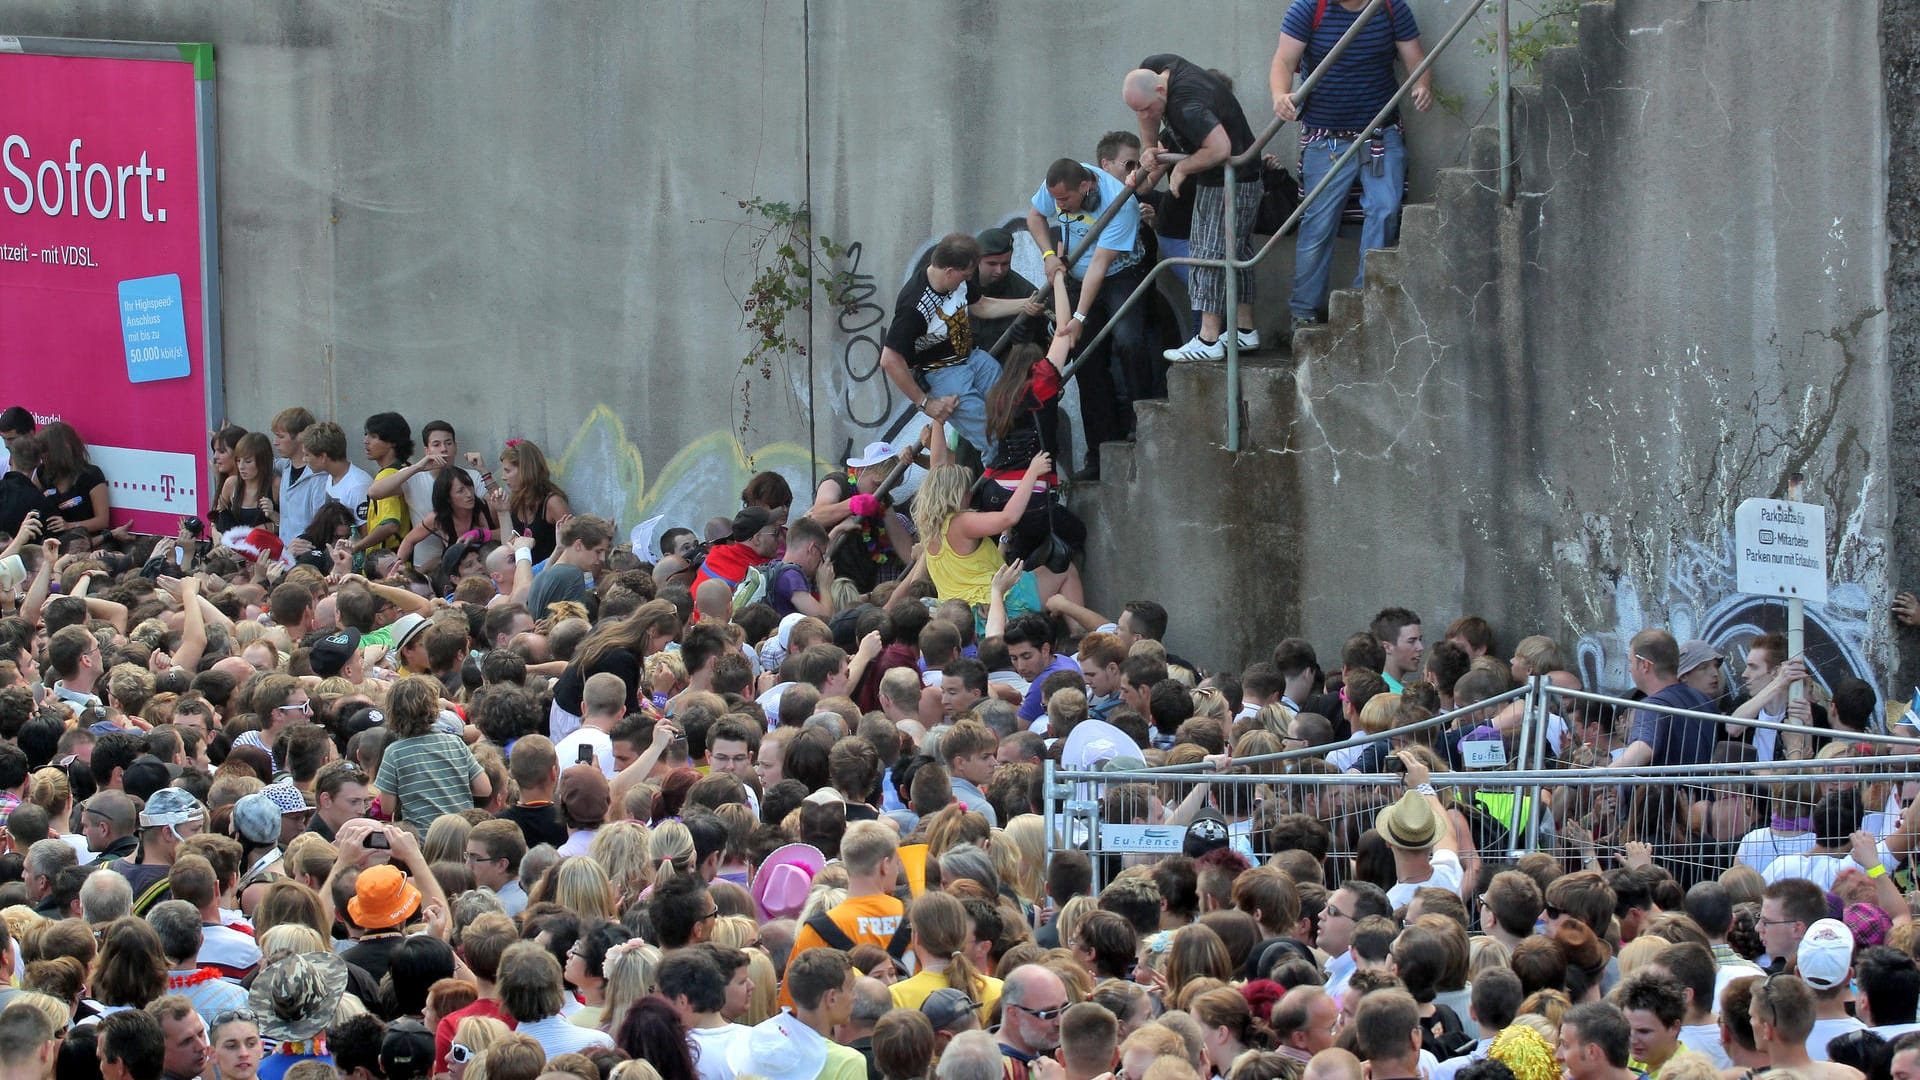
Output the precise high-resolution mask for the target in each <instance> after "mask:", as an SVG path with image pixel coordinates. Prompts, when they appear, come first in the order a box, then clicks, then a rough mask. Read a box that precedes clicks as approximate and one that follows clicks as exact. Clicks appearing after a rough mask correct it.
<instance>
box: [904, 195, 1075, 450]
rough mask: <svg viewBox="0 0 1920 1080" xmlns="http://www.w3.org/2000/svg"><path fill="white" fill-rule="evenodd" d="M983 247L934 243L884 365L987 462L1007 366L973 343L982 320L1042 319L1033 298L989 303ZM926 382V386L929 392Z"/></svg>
mask: <svg viewBox="0 0 1920 1080" xmlns="http://www.w3.org/2000/svg"><path fill="white" fill-rule="evenodd" d="M979 262H980V242H979V241H978V240H975V239H974V238H973V237H971V236H968V235H966V234H965V233H950V234H948V235H947V236H944V237H942V238H941V240H940V242H939V243H938V244H935V245H934V248H933V258H932V259H931V260H930V261H929V262H928V264H927V271H926V273H924V274H920V275H916V276H915V277H914V278H913V279H912V280H910V281H908V282H907V285H906V287H905V288H903V289H901V290H900V297H899V299H898V300H896V301H895V302H894V306H893V323H892V325H890V326H888V327H887V337H886V345H885V347H884V348H882V349H881V351H880V366H881V368H882V369H883V370H885V371H886V373H887V378H888V379H891V380H892V381H893V385H894V388H895V389H897V390H899V391H900V393H901V394H902V395H904V396H905V397H906V399H907V400H908V401H909V402H912V404H913V407H914V408H915V409H916V410H919V411H920V412H924V413H926V415H927V418H928V419H929V420H935V421H939V422H941V423H951V424H952V425H953V427H954V429H955V430H957V431H958V432H959V433H960V437H961V438H963V439H965V440H967V442H969V443H972V444H973V447H974V449H976V450H978V451H979V452H980V456H981V457H983V458H984V457H989V456H991V454H992V450H993V444H992V443H991V442H990V441H989V440H988V439H987V391H988V390H990V389H992V388H993V382H994V380H995V379H997V378H999V376H1000V365H998V364H996V363H994V361H993V357H992V356H991V355H990V354H988V352H987V350H985V349H983V348H981V347H979V344H978V343H977V342H975V340H974V337H973V324H972V323H971V321H970V319H971V317H972V316H973V315H974V314H976V313H977V314H978V315H980V316H981V317H982V318H995V317H1001V316H1007V315H1014V314H1018V313H1025V314H1027V315H1038V314H1040V312H1041V310H1042V309H1041V307H1040V305H1039V303H1037V302H1035V301H1032V300H1011V299H1009V300H994V299H989V298H987V297H983V296H982V295H981V293H980V286H979V284H978V283H976V282H975V281H973V280H972V275H973V269H974V267H975V266H976V265H977V264H978V263H979ZM922 383H924V384H925V387H924V388H922Z"/></svg>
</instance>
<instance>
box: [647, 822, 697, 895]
mask: <svg viewBox="0 0 1920 1080" xmlns="http://www.w3.org/2000/svg"><path fill="white" fill-rule="evenodd" d="M693 858H694V847H693V833H691V832H689V831H687V827H686V825H684V824H682V823H681V822H678V821H664V822H661V823H660V824H659V825H656V826H654V828H653V834H652V835H651V836H649V837H647V865H648V866H650V867H652V868H653V884H655V885H658V884H660V883H661V882H662V881H665V880H666V879H668V878H670V877H672V876H673V875H675V874H691V873H693Z"/></svg>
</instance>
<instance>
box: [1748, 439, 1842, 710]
mask: <svg viewBox="0 0 1920 1080" xmlns="http://www.w3.org/2000/svg"><path fill="white" fill-rule="evenodd" d="M1805 483H1806V478H1805V477H1804V476H1802V475H1801V474H1799V473H1795V474H1793V476H1792V477H1791V478H1789V480H1788V482H1787V496H1788V497H1787V499H1786V500H1780V499H1748V500H1746V501H1745V502H1743V503H1741V504H1740V506H1739V508H1738V509H1737V510H1735V511H1734V513H1733V562H1734V578H1735V582H1736V585H1735V587H1736V588H1738V589H1739V590H1740V591H1741V592H1743V593H1748V594H1750V595H1753V596H1774V597H1780V598H1782V599H1785V600H1786V602H1787V655H1788V657H1790V658H1792V657H1799V656H1801V655H1802V654H1803V653H1804V652H1805V651H1806V602H1807V601H1808V600H1812V601H1813V602H1814V603H1816V604H1824V603H1826V602H1827V508H1826V507H1824V506H1815V505H1813V504H1811V503H1803V502H1800V501H1799V500H1800V497H1801V492H1802V490H1803V489H1804V486H1805ZM1805 694H1806V687H1804V686H1802V685H1801V684H1800V683H1798V682H1796V683H1794V684H1793V685H1792V686H1791V687H1790V688H1788V690H1787V700H1788V701H1789V702H1792V701H1798V700H1800V698H1801V697H1803V696H1804V695H1805Z"/></svg>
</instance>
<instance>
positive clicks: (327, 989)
mask: <svg viewBox="0 0 1920 1080" xmlns="http://www.w3.org/2000/svg"><path fill="white" fill-rule="evenodd" d="M346 989H347V962H346V961H345V960H342V959H341V958H340V957H339V956H337V955H335V954H333V953H330V952H311V953H290V954H288V955H286V956H282V957H280V958H279V959H276V960H274V961H272V962H271V963H268V964H266V965H265V966H263V967H262V968H261V969H260V974H258V975H256V976H255V977H254V980H253V989H252V991H251V992H250V993H249V994H248V996H247V1005H248V1007H249V1008H251V1009H252V1010H253V1014H254V1016H255V1017H257V1018H258V1019H259V1021H260V1034H262V1035H265V1036H266V1037H267V1038H269V1039H277V1040H279V1041H281V1042H304V1041H306V1040H307V1039H311V1038H313V1037H314V1036H315V1035H318V1034H320V1033H321V1032H322V1031H325V1030H326V1029H327V1026H328V1025H329V1024H331V1023H333V1019H334V1006H335V1004H336V1003H337V1002H338V1001H339V999H340V995H341V994H342V993H344V992H346Z"/></svg>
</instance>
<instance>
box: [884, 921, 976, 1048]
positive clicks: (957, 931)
mask: <svg viewBox="0 0 1920 1080" xmlns="http://www.w3.org/2000/svg"><path fill="white" fill-rule="evenodd" d="M907 925H909V926H911V927H912V928H913V940H912V945H911V947H912V949H913V955H914V959H915V960H917V961H918V962H919V963H918V971H917V973H916V974H915V975H914V976H913V977H912V978H910V979H903V980H901V981H900V982H897V983H894V984H893V985H892V986H890V987H888V988H887V991H888V993H890V994H892V995H893V1007H894V1008H896V1009H918V1008H919V1007H920V1005H921V1003H923V1002H925V1001H926V1000H927V996H928V995H930V994H932V993H933V992H934V991H935V990H944V989H946V988H947V987H952V988H953V989H955V990H958V991H960V992H961V993H963V994H965V995H967V1000H969V1001H973V1002H977V1003H978V1004H979V1006H980V1023H981V1024H983V1025H984V1024H986V1023H987V1015H988V1014H989V1013H991V1012H992V1011H993V1006H994V1005H995V1003H997V1002H998V1001H999V1000H1000V980H999V979H996V978H993V977H992V976H990V975H985V974H982V973H981V971H980V970H979V969H978V968H976V967H974V966H973V962H972V961H971V960H969V959H967V947H968V946H969V945H971V944H972V943H973V921H972V920H971V919H969V918H967V908H966V905H964V904H962V903H961V902H960V901H959V900H958V899H956V898H955V897H953V896H951V895H949V894H947V893H943V892H929V893H926V894H924V895H922V896H921V897H920V898H919V899H917V900H915V901H914V902H913V903H912V904H910V905H908V906H907Z"/></svg>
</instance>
